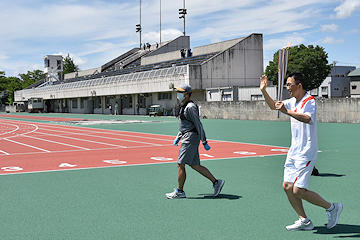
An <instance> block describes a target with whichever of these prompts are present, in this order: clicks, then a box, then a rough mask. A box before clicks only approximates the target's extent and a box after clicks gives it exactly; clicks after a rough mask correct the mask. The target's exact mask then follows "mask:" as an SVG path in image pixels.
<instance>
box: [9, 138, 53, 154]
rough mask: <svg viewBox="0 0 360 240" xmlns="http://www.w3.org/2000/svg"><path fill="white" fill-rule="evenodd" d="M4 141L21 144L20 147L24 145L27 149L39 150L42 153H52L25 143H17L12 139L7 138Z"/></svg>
mask: <svg viewBox="0 0 360 240" xmlns="http://www.w3.org/2000/svg"><path fill="white" fill-rule="evenodd" d="M4 140H6V141H9V142H13V143H16V144H19V145H23V146H26V147H30V148H34V149H37V150H40V151H44V152H51V151H49V150H46V149H42V148H38V147H34V146H31V145H28V144H25V143H20V142H16V141H13V140H10V139H7V138H4Z"/></svg>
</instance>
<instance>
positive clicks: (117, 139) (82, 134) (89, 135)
mask: <svg viewBox="0 0 360 240" xmlns="http://www.w3.org/2000/svg"><path fill="white" fill-rule="evenodd" d="M46 130H47V131H53V132H57V130H50V129H46ZM40 131H41V130H40ZM37 133H39V134H44V133H41V132H37ZM45 134H46V133H45ZM69 134H71V135H78V136H80V135H81V136H88V137H95V138H104V139H109V140H116V141H124V142H134V143H141V144H147V145H152V146H161V144H156V143H149V142H140V141H135V140H128V139H119V138H113V137H104V136H97V135H91V134H85V133H69ZM51 135H53V134H51ZM53 136H59V137H65V136H64V135H53Z"/></svg>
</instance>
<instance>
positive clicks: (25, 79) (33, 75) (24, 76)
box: [19, 70, 45, 89]
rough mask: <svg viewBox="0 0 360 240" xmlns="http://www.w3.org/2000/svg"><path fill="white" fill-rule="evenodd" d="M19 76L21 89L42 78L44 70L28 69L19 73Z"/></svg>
mask: <svg viewBox="0 0 360 240" xmlns="http://www.w3.org/2000/svg"><path fill="white" fill-rule="evenodd" d="M19 77H20V78H21V81H22V82H21V87H22V89H24V88H27V87H28V86H30V85H31V84H33V83H36V82H37V81H40V80H42V79H43V78H44V77H45V76H44V72H43V71H41V70H34V71H32V72H30V71H28V72H27V73H20V74H19Z"/></svg>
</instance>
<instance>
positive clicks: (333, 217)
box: [326, 203, 343, 229]
mask: <svg viewBox="0 0 360 240" xmlns="http://www.w3.org/2000/svg"><path fill="white" fill-rule="evenodd" d="M333 204H334V206H335V208H334V209H333V210H331V211H330V212H328V211H327V214H328V219H329V222H328V224H327V226H326V227H327V228H328V229H331V228H333V227H335V226H336V224H337V222H338V221H339V216H340V213H341V211H342V209H343V205H342V204H341V203H333Z"/></svg>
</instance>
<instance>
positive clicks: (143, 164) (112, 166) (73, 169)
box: [0, 153, 286, 177]
mask: <svg viewBox="0 0 360 240" xmlns="http://www.w3.org/2000/svg"><path fill="white" fill-rule="evenodd" d="M281 155H286V153H284V154H273V155H257V156H244V157H231V158H216V159H202V160H201V161H217V160H232V159H237V158H240V159H243V158H254V157H261V156H264V157H271V156H281ZM170 163H176V160H173V161H168V162H155V163H139V164H127V165H122V164H119V165H109V166H105V167H87V168H70V169H59V170H47V171H33V172H12V173H10V172H9V173H2V174H0V177H1V176H2V175H5V176H6V175H14V174H36V173H50V172H64V171H76V170H92V169H103V168H114V167H131V166H147V165H155V164H170Z"/></svg>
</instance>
